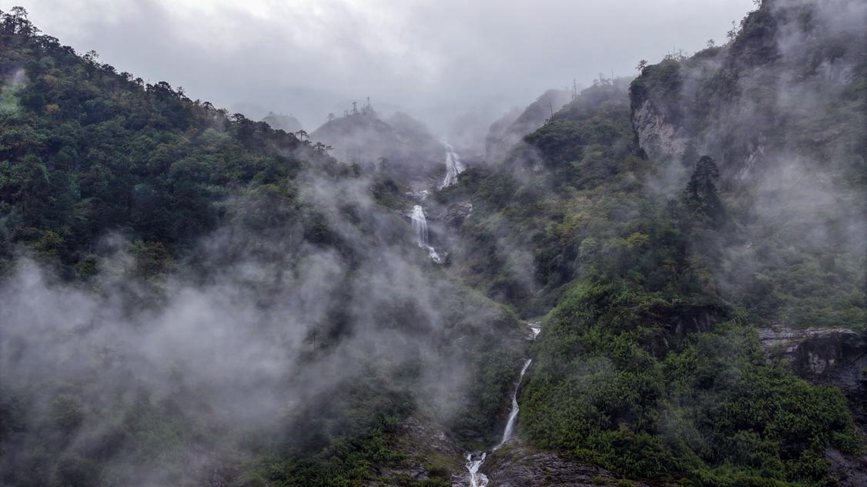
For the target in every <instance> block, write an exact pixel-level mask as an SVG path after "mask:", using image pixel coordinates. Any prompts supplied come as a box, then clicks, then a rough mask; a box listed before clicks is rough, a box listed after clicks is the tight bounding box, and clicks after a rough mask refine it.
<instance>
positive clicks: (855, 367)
mask: <svg viewBox="0 0 867 487" xmlns="http://www.w3.org/2000/svg"><path fill="white" fill-rule="evenodd" d="M759 338H760V339H761V341H762V345H764V347H765V348H766V350H768V352H769V353H770V354H772V355H777V356H780V355H782V356H785V357H787V358H788V359H789V360H791V363H792V367H793V368H794V370H795V372H796V373H798V375H800V376H802V377H804V378H807V379H810V380H812V381H814V382H822V383H830V384H834V385H837V386H840V387H842V388H844V389H853V388H858V387H863V384H864V381H865V380H867V377H865V368H867V334H864V333H859V332H856V331H853V330H850V329H847V328H825V329H821V328H806V329H802V330H797V329H792V328H785V327H772V328H763V329H761V330H759Z"/></svg>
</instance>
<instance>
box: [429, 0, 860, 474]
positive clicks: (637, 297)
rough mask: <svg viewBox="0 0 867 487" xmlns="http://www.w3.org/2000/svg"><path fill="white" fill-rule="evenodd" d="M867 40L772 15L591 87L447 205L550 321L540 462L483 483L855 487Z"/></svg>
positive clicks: (784, 8)
mask: <svg viewBox="0 0 867 487" xmlns="http://www.w3.org/2000/svg"><path fill="white" fill-rule="evenodd" d="M856 19H857V20H856ZM865 21H867V18H865V11H864V8H863V5H862V4H861V3H859V2H854V1H839V2H830V3H829V4H824V3H818V2H816V3H814V2H801V1H783V0H779V1H773V2H771V1H768V2H764V4H763V5H762V6H761V7H760V8H759V10H758V11H757V12H755V13H752V14H750V16H748V17H747V19H746V20H745V22H744V24H743V28H742V30H741V31H740V32H739V33H738V34H737V36H736V37H735V38H734V39H733V40H732V42H731V43H730V44H728V45H726V46H724V47H721V48H714V49H711V50H709V51H703V52H701V53H698V54H697V55H696V56H694V57H692V58H685V59H677V58H670V59H666V60H664V61H663V62H662V63H661V64H659V65H655V66H649V67H647V68H645V69H644V72H643V73H642V75H641V76H640V77H639V78H638V79H637V80H635V81H634V82H633V83H632V85H631V88H630V92H629V93H627V92H626V89H625V86H624V85H623V84H622V83H617V82H613V81H608V82H602V83H600V84H599V85H598V86H595V87H592V88H590V89H588V90H586V91H585V92H584V93H582V94H581V96H580V97H579V98H578V99H577V100H575V101H574V102H573V103H571V104H569V105H567V106H566V107H564V108H563V109H562V110H561V111H560V112H558V113H557V114H555V116H554V117H553V119H552V121H550V122H549V123H547V124H545V125H544V126H543V127H541V128H540V129H539V130H537V131H536V132H534V133H532V134H530V135H529V136H527V137H526V138H525V141H526V144H527V146H526V147H521V148H519V149H516V150H514V151H513V152H512V153H511V154H510V155H509V157H507V158H506V160H505V161H503V162H502V164H501V165H500V166H499V167H494V168H491V169H489V170H471V171H469V172H468V174H467V177H466V178H465V179H464V181H463V183H462V185H461V187H457V188H454V189H452V190H450V192H449V193H448V194H444V195H443V196H442V198H444V199H446V201H448V199H449V198H451V199H453V201H462V200H464V199H469V200H471V201H472V202H473V205H474V206H473V208H474V213H473V216H472V218H470V219H468V221H466V222H465V223H464V224H463V225H462V226H461V231H462V232H464V234H465V237H466V238H468V239H470V241H472V242H473V243H474V244H473V245H471V246H469V247H467V248H468V249H470V250H468V251H467V252H468V253H466V254H464V255H462V256H455V261H456V262H461V261H460V259H459V257H460V258H462V259H464V261H463V264H461V266H462V267H465V268H466V270H467V271H468V276H469V277H468V279H470V280H471V282H474V283H476V284H477V285H479V286H480V287H481V288H482V289H485V290H486V292H488V293H489V294H490V295H491V296H493V297H495V298H496V299H500V300H503V301H506V302H510V303H513V304H516V305H517V306H518V307H519V309H520V310H521V312H522V313H525V314H526V315H529V316H532V315H535V314H538V313H539V312H540V311H543V310H544V309H545V306H544V305H542V303H552V304H553V305H555V306H554V309H553V311H552V312H550V313H549V314H548V315H547V316H546V319H545V320H544V322H543V332H542V334H541V335H540V338H539V340H538V342H537V344H536V345H534V352H535V359H534V363H533V366H532V367H531V368H530V370H529V372H528V381H527V383H526V385H525V386H524V387H523V389H522V392H521V395H520V399H519V402H520V404H521V421H520V423H519V435H520V436H521V437H522V438H524V439H525V440H526V442H527V445H526V446H521V445H517V446H514V447H513V448H512V449H511V451H505V452H502V453H501V452H498V453H496V454H495V455H494V459H492V461H491V463H490V464H489V465H490V467H489V468H501V466H502V463H501V461H500V460H499V459H498V458H499V457H498V456H499V455H502V456H503V457H505V458H511V459H514V461H521V459H522V458H532V457H533V454H534V453H533V451H532V448H542V449H544V450H553V451H556V452H559V454H560V455H561V457H563V458H564V459H566V460H568V461H572V462H579V463H580V462H586V463H592V464H596V465H602V466H605V467H607V468H609V469H612V470H614V471H615V472H619V473H621V474H624V475H627V476H629V477H631V478H643V479H649V480H656V481H682V482H686V483H688V484H694V485H822V484H826V483H843V484H845V485H859V482H861V480H863V479H864V473H865V472H867V463H865V459H864V458H863V451H864V450H863V445H864V424H863V423H856V422H855V421H854V420H855V419H859V418H863V417H864V415H863V398H864V397H865V390H864V388H865V380H864V379H865V378H864V376H863V374H864V372H863V367H864V363H863V359H859V357H863V354H864V351H865V349H864V345H863V344H864V343H865V340H864V339H863V337H864V333H865V331H864V330H865V317H864V312H865V303H867V301H865V299H864V296H865V294H864V293H865V280H864V269H865V268H867V266H865V261H864V258H865V255H867V253H865V252H864V242H865V241H867V239H865V234H864V221H865V220H864V218H863V215H864V214H865V212H864V206H863V205H864V195H865V193H867V191H865V190H867V188H865V181H864V179H863V177H862V174H863V167H864V166H863V161H864V147H863V141H864V140H865V137H864V123H863V121H864V112H863V106H864V105H863V102H864V97H863V87H864V80H865V76H864V72H863V66H864V62H865V59H867V51H865V50H864V43H863V36H864V31H863V29H862V28H861V27H860V26H863V25H864V23H865ZM839 22H843V23H844V25H842V26H841V25H839V24H837V23H839ZM856 26H858V27H856ZM787 49H789V50H790V51H787ZM787 56H788V57H787ZM741 117H743V118H741ZM503 241H509V242H512V243H513V244H514V245H513V246H511V247H509V246H506V247H504V246H502V245H501V243H502V242H503ZM516 249H523V251H524V252H525V253H524V256H525V258H524V259H521V258H516V257H515V256H516V254H518V252H517V251H516ZM527 254H529V257H530V258H529V259H528V258H526V256H528V255H527ZM492 259H502V260H499V261H496V260H495V262H504V263H507V264H506V265H503V264H499V267H498V269H500V270H499V272H498V273H494V272H491V271H490V270H488V269H486V268H484V267H483V266H482V264H481V263H482V262H483V261H485V260H492ZM519 269H520V270H519ZM459 270H464V269H459ZM531 273H532V275H534V279H533V280H532V281H530V282H527V281H520V280H518V278H517V276H518V275H522V274H523V275H527V274H531ZM473 279H475V281H473ZM504 290H507V291H506V292H504ZM768 327H774V328H773V329H774V330H777V331H775V332H773V333H780V334H783V335H785V334H786V333H791V335H792V336H793V337H800V338H794V339H792V340H790V341H785V340H784V341H782V344H781V345H780V346H790V347H793V350H795V352H794V354H787V353H779V351H777V350H776V349H769V348H768V347H767V345H766V344H767V343H768V342H767V341H764V340H760V334H761V336H763V337H764V336H768V331H767V330H768V329H769V328H768ZM796 327H801V328H806V327H814V328H813V329H811V330H807V331H805V332H803V333H801V334H798V332H792V331H791V330H792V328H796ZM832 327H841V328H846V329H845V330H842V331H841V328H832ZM817 328H819V329H821V328H826V329H828V328H830V329H828V330H827V332H820V331H816V329H817ZM780 330H782V331H780ZM772 336H777V335H772ZM812 336H815V337H816V338H815V339H813V338H810V337H812ZM822 337H825V338H822ZM858 337H861V338H858ZM850 338H851V339H850ZM801 340H806V341H803V342H802V341H801ZM859 340H860V341H859ZM775 343H781V342H780V341H777V342H775ZM859 343H860V344H861V345H858V344H859ZM793 355H794V357H793ZM802 355H803V356H802ZM808 355H809V360H808V358H807V356H808ZM792 360H794V362H791V361H792ZM790 362H791V363H792V364H794V367H790ZM810 364H812V365H810ZM859 364H861V365H860V366H859ZM804 371H807V372H806V373H804ZM796 372H797V373H802V374H804V377H805V378H808V379H810V380H812V381H816V382H818V383H819V384H820V385H815V384H811V383H810V382H807V381H806V380H804V379H803V378H799V377H798V376H797V375H796ZM841 376H842V377H846V378H847V379H844V380H838V379H834V377H841ZM849 378H851V380H849ZM840 452H843V453H842V454H841V453H840ZM483 471H485V467H484V466H483ZM498 472H499V471H498V470H494V471H488V472H487V473H489V474H490V476H491V477H493V478H497V476H498Z"/></svg>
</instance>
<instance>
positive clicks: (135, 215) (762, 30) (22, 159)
mask: <svg viewBox="0 0 867 487" xmlns="http://www.w3.org/2000/svg"><path fill="white" fill-rule="evenodd" d="M864 25H867V6H865V5H864V2H861V1H859V0H827V1H822V2H818V1H815V2H814V1H807V0H765V1H764V2H762V3H761V5H758V6H757V9H756V10H755V11H754V12H751V13H750V14H749V15H748V16H747V17H746V18H745V19H744V21H743V22H742V23H741V25H740V26H739V27H737V28H735V29H734V30H733V31H732V32H731V36H730V39H729V41H728V42H727V43H726V44H725V45H722V46H719V47H711V48H708V49H706V50H702V51H700V52H698V53H696V54H695V55H693V56H681V55H672V56H668V57H666V58H665V59H663V60H661V61H660V62H659V63H657V64H652V65H643V66H642V70H641V73H640V74H639V76H638V77H637V78H635V79H599V80H597V81H596V82H595V83H594V84H593V85H592V86H590V87H589V88H587V89H585V90H583V91H582V92H581V93H580V94H576V96H575V97H571V96H570V97H569V100H566V102H565V104H563V105H562V107H560V108H559V110H556V109H555V110H556V111H554V113H553V114H552V113H551V112H552V107H553V106H554V102H555V99H560V98H557V97H559V96H561V95H562V93H561V94H558V93H556V92H550V93H548V94H546V95H543V96H542V97H541V98H540V99H539V100H537V101H536V102H535V103H534V104H533V105H531V106H530V107H529V108H528V109H526V110H524V111H523V112H522V113H520V114H519V113H517V112H515V113H513V114H511V115H509V116H507V117H505V118H504V119H503V120H501V121H500V122H498V123H495V126H494V127H492V130H491V154H490V155H491V157H490V158H489V160H488V161H486V162H485V163H484V164H482V163H479V164H470V165H469V167H468V168H466V171H464V172H462V173H461V174H460V177H458V178H456V179H455V180H453V181H451V182H452V183H453V184H450V185H444V184H440V183H441V181H442V180H443V179H442V178H443V173H444V172H445V169H446V167H445V164H444V162H445V161H446V160H448V159H449V158H451V157H452V156H453V153H450V152H447V151H448V149H447V146H445V145H444V144H443V143H442V142H440V141H437V140H436V139H435V138H434V137H433V136H431V134H430V133H429V131H428V130H427V129H425V127H424V126H423V125H422V124H421V123H419V122H417V121H416V120H414V119H412V118H411V117H409V116H406V115H401V114H396V115H394V116H392V117H389V118H388V119H382V118H380V116H379V115H377V114H376V113H375V111H373V109H372V108H370V107H365V108H363V109H361V110H353V111H352V112H348V113H347V114H346V115H345V116H344V117H339V118H334V119H333V120H330V121H329V122H327V123H326V124H324V125H323V126H322V127H320V128H319V129H317V130H316V131H315V132H314V133H313V134H311V135H310V139H312V141H309V140H306V139H307V137H306V136H305V135H304V134H303V133H299V134H297V135H295V134H291V133H286V132H285V131H282V130H274V129H273V128H272V127H271V126H270V125H269V124H268V123H264V122H253V121H250V120H247V119H246V118H244V117H242V116H239V115H235V116H228V114H227V113H226V112H225V111H222V110H219V109H216V108H214V107H213V106H211V105H210V104H208V103H207V102H199V101H193V100H191V99H189V98H188V96H187V95H186V94H185V93H183V92H181V91H180V90H175V89H172V88H171V86H169V85H168V84H167V83H157V84H155V85H147V84H144V83H142V82H141V81H140V80H136V79H133V77H132V75H128V74H125V73H120V74H118V73H116V72H115V70H114V68H112V67H111V66H108V65H104V64H100V63H97V62H96V57H95V56H94V55H93V54H88V55H85V56H78V55H76V54H75V53H74V52H73V51H72V49H71V48H68V47H64V46H61V45H60V44H59V42H58V41H57V40H56V39H53V38H51V37H48V36H43V35H39V34H38V32H37V31H36V30H35V28H34V27H33V26H32V25H31V24H30V23H29V22H28V21H27V19H26V13H25V12H24V11H23V10H22V9H15V10H13V11H12V12H10V13H5V14H3V15H2V18H0V41H2V46H3V47H2V49H0V79H2V86H0V127H2V131H0V238H2V240H0V244H2V247H0V249H2V254H0V259H2V261H0V262H2V266H0V302H2V303H3V305H2V309H3V313H0V483H2V484H3V485H118V484H136V485H203V484H204V485H274V486H290V485H304V486H332V485H370V486H383V485H405V486H444V485H459V486H468V485H473V486H475V485H490V486H491V487H493V486H495V485H496V486H531V485H532V486H535V485H576V486H589V485H635V486H639V485H640V486H645V485H695V486H742V485H762V486H765V485H769V486H770V485H772V486H819V485H843V486H860V485H864V484H865V482H867V457H865V454H864V452H865V445H867V443H865V439H867V436H865V435H867V410H865V404H867V376H865V370H867V279H865V270H867V260H865V259H867V248H865V243H867V220H865V217H864V215H865V214H867V211H865V210H867V207H865V205H867V179H865V175H867V172H865V168H867V166H865V158H864V155H865V153H867V145H865V141H867V136H865V130H867V129H865V127H867V124H865V121H867V118H865V117H867V107H865V101H867V93H865V87H867V37H865V36H867V34H865V31H864V29H863V26H864ZM546 97H548V98H546ZM551 97H553V98H551ZM329 145H330V146H333V149H330V151H331V153H332V154H333V155H334V157H332V156H331V155H329V148H328V146H329ZM447 155H448V157H447ZM452 162H455V161H454V160H453V159H452ZM455 167H456V166H455ZM528 325H529V326H528Z"/></svg>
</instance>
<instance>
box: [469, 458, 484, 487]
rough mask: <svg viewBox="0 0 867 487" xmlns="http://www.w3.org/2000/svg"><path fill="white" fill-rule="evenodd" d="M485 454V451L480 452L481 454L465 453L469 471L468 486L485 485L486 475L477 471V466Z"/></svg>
mask: <svg viewBox="0 0 867 487" xmlns="http://www.w3.org/2000/svg"><path fill="white" fill-rule="evenodd" d="M487 456H488V454H487V453H485V452H482V454H481V455H473V454H472V453H467V471H469V472H470V487H487V485H488V476H487V475H485V474H483V473H479V467H481V466H482V463H484V462H485V457H487Z"/></svg>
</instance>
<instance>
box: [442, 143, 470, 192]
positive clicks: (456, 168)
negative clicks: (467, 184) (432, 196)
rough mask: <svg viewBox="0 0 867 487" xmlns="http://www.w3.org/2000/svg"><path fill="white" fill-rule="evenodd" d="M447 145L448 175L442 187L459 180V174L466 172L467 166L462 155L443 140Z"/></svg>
mask: <svg viewBox="0 0 867 487" xmlns="http://www.w3.org/2000/svg"><path fill="white" fill-rule="evenodd" d="M443 145H445V146H446V177H445V179H443V183H442V184H441V185H440V189H443V188H448V187H449V186H451V185H453V184H455V183H456V182H458V174H460V173H462V172H464V171H465V170H466V169H467V167H466V166H464V163H463V162H461V158H460V156H458V153H457V152H455V150H454V149H453V148H452V146H450V145H449V144H448V143H446V142H443Z"/></svg>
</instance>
